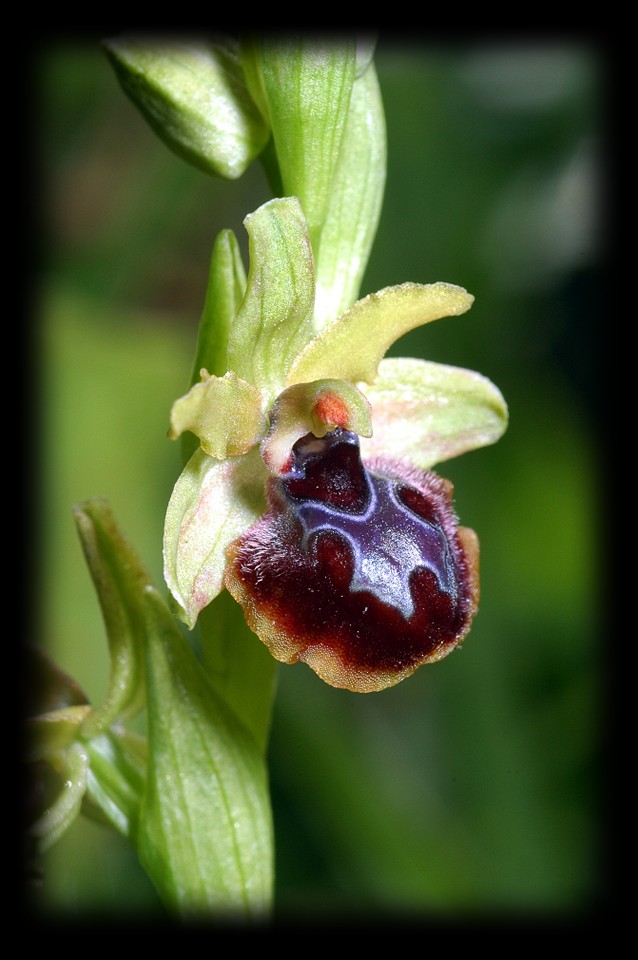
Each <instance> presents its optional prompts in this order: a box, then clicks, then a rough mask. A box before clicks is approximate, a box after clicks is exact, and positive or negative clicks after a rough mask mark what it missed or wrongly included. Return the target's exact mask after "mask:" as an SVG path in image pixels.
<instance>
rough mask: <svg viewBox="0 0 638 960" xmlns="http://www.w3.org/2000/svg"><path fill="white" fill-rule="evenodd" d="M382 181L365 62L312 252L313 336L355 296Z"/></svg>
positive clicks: (377, 110) (380, 128)
mask: <svg viewBox="0 0 638 960" xmlns="http://www.w3.org/2000/svg"><path fill="white" fill-rule="evenodd" d="M370 56H371V52H370ZM385 178H386V128H385V115H384V111H383V103H382V101H381V93H380V90H379V83H378V80H377V75H376V71H375V69H374V64H373V63H369V65H368V67H367V69H366V70H365V72H363V73H362V75H361V76H360V77H359V78H358V79H356V80H355V81H354V85H353V87H352V96H351V98H350V109H349V111H348V116H347V119H346V123H345V127H344V132H343V138H342V142H341V150H340V153H339V159H338V162H337V165H336V169H335V172H334V176H333V180H332V188H331V191H330V200H329V204H328V209H327V214H326V218H325V222H324V224H323V228H322V231H321V243H320V244H319V249H318V250H315V259H316V265H315V282H316V292H315V309H314V314H313V324H314V329H315V331H316V332H317V331H319V330H321V329H323V327H325V326H326V325H327V324H328V323H330V322H331V321H333V320H334V319H335V317H338V316H340V314H342V313H343V311H344V310H347V309H348V307H350V306H351V305H352V304H353V303H354V302H355V300H356V299H357V297H358V296H359V289H360V287H361V281H362V279H363V275H364V272H365V269H366V267H367V264H368V259H369V256H370V250H371V248H372V243H373V241H374V238H375V235H376V232H377V226H378V223H379V217H380V214H381V205H382V202H383V191H384V189H385Z"/></svg>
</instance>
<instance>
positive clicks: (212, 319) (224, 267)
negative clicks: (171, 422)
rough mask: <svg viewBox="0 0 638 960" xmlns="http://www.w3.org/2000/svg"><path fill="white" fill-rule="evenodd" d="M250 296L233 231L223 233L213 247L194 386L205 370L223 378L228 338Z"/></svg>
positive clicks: (200, 325) (225, 368) (198, 337)
mask: <svg viewBox="0 0 638 960" xmlns="http://www.w3.org/2000/svg"><path fill="white" fill-rule="evenodd" d="M245 293H246V271H245V269H244V264H243V261H242V258H241V252H240V249H239V243H238V242H237V237H236V236H235V234H234V233H233V231H232V230H221V231H220V232H219V233H218V234H217V236H216V238H215V243H214V244H213V252H212V254H211V258H210V268H209V272H208V285H207V287H206V297H205V300H204V309H203V310H202V316H201V319H200V322H199V330H198V331H197V348H196V351H195V362H194V364H193V371H192V375H191V385H192V384H193V383H196V382H197V380H198V379H199V371H200V370H201V369H202V368H204V369H206V370H208V371H209V373H211V374H212V375H213V376H216V377H223V376H224V374H225V373H227V371H228V370H229V369H230V368H229V365H228V336H229V333H230V329H231V327H232V324H233V321H234V319H235V314H236V313H237V310H238V309H239V306H240V304H241V302H242V300H243V299H244V294H245Z"/></svg>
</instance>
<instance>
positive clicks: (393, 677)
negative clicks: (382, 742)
mask: <svg viewBox="0 0 638 960" xmlns="http://www.w3.org/2000/svg"><path fill="white" fill-rule="evenodd" d="M268 499H269V507H270V508H269V511H268V513H267V514H266V515H265V516H264V517H262V519H261V520H259V521H258V522H257V523H256V524H255V525H254V526H253V527H252V528H251V529H250V530H249V531H248V532H247V534H245V535H244V536H243V537H242V538H241V539H240V540H239V541H237V542H236V543H235V544H234V545H233V547H231V554H230V563H229V570H228V575H227V585H228V588H229V589H230V590H231V592H232V593H233V595H234V596H235V597H236V598H237V599H238V600H239V601H240V602H241V603H242V604H243V605H244V608H245V612H246V616H247V620H248V622H249V624H250V626H251V627H252V628H253V629H254V630H255V632H256V633H257V634H258V635H259V636H260V637H261V639H262V640H263V641H264V642H265V643H266V644H267V645H268V646H269V648H270V649H271V652H272V653H273V655H274V656H275V657H277V658H278V659H280V660H284V661H285V662H293V661H294V660H305V661H306V662H308V663H309V664H310V665H311V666H312V668H313V669H314V670H316V672H317V673H318V674H319V675H320V676H322V677H323V678H324V679H325V680H327V681H328V682H329V683H332V684H334V685H335V686H343V687H347V688H348V689H351V690H357V691H368V690H378V689H382V688H383V687H386V686H390V685H392V684H394V683H397V682H398V681H399V680H401V679H403V677H405V676H408V675H409V674H410V673H412V672H413V671H414V670H415V669H416V668H417V667H418V666H419V665H420V664H421V663H424V662H427V661H431V660H437V659H440V658H441V657H442V656H445V654H447V653H448V652H449V651H450V650H451V649H452V648H453V647H454V646H455V645H456V644H457V643H458V642H459V640H460V639H462V637H463V636H464V635H465V634H466V633H467V631H468V629H469V625H470V622H471V619H472V617H473V615H474V613H475V610H476V603H477V595H478V585H477V582H478V576H477V567H478V546H477V542H476V538H475V536H474V534H473V533H472V531H469V530H466V529H465V528H462V527H459V526H458V524H457V520H456V517H455V514H454V511H453V508H452V501H451V484H449V483H448V482H447V481H445V480H442V479H441V478H440V477H438V476H437V475H436V474H433V473H425V472H423V471H417V470H415V469H412V468H410V467H405V466H402V465H400V464H397V463H395V462H390V461H388V462H385V461H375V462H373V463H371V464H368V465H367V466H364V464H363V463H362V461H361V457H360V453H359V439H358V437H357V436H356V434H353V433H349V432H347V431H346V430H343V429H341V428H337V429H336V430H334V431H332V432H331V433H328V434H327V435H326V436H325V437H323V438H321V439H318V438H317V437H315V436H313V435H312V434H308V435H307V436H306V437H303V438H302V439H301V440H299V441H298V442H297V443H296V444H295V445H294V447H293V450H292V457H291V460H290V462H289V470H288V472H287V473H286V474H284V475H283V476H282V477H280V478H277V479H272V480H271V481H270V482H269V490H268Z"/></svg>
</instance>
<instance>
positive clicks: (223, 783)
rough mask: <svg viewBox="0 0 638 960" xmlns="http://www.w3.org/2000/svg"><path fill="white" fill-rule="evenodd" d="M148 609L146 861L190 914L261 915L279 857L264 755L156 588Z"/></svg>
mask: <svg viewBox="0 0 638 960" xmlns="http://www.w3.org/2000/svg"><path fill="white" fill-rule="evenodd" d="M146 606H147V631H148V634H149V638H150V639H149V643H148V644H147V648H146V655H147V678H148V679H147V682H148V729H149V764H148V773H147V778H146V784H145V792H144V796H143V800H142V808H141V815H140V822H139V830H138V835H137V848H138V854H139V856H140V860H141V862H142V864H143V865H144V867H145V869H146V870H147V871H148V873H149V876H150V877H151V878H152V880H153V882H154V883H155V885H156V887H157V888H158V891H159V893H160V895H161V896H162V898H163V900H164V902H165V904H166V905H167V906H168V907H169V908H170V909H172V910H174V911H176V912H177V913H178V914H180V915H181V916H182V917H184V918H188V919H202V920H218V921H230V920H234V921H246V920H254V921H259V920H264V918H265V916H266V915H267V913H268V911H269V909H270V904H271V898H272V873H273V853H272V823H271V814H270V803H269V796H268V787H267V774H266V767H265V762H264V758H263V755H262V751H261V749H260V748H259V746H258V745H257V744H256V742H255V740H254V739H253V738H252V737H251V736H250V734H249V733H248V732H247V731H246V729H245V727H244V726H243V725H242V724H241V723H240V722H239V721H238V720H237V718H236V717H235V715H234V713H233V712H232V711H231V710H230V709H229V707H228V706H227V705H226V704H225V702H224V701H223V700H222V698H221V697H219V696H218V695H217V694H216V692H215V689H214V688H213V687H212V686H211V684H210V683H209V682H208V680H207V677H206V675H205V673H204V672H203V670H202V668H201V665H200V664H199V662H198V661H197V660H196V658H195V656H194V654H193V652H192V650H191V649H190V647H189V646H188V644H187V643H186V641H185V639H184V637H183V636H182V634H181V632H180V630H179V629H178V627H177V625H176V623H175V621H174V620H173V618H172V616H171V614H170V611H169V610H168V608H167V607H166V604H165V603H164V602H163V600H162V598H161V597H160V595H159V594H158V593H157V592H156V591H154V590H152V589H150V588H149V590H147V596H146Z"/></svg>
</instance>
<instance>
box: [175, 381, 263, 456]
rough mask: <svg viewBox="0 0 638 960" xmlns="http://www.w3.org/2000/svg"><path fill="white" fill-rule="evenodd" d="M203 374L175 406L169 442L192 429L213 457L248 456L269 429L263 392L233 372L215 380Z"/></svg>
mask: <svg viewBox="0 0 638 960" xmlns="http://www.w3.org/2000/svg"><path fill="white" fill-rule="evenodd" d="M200 375H201V382H200V383H196V384H194V385H193V386H192V387H191V389H190V390H189V391H188V393H187V394H186V395H185V396H183V397H180V398H179V400H176V401H175V403H174V404H173V407H172V409H171V426H170V429H169V432H168V436H169V439H171V440H176V439H177V437H179V436H181V434H182V433H183V432H184V431H185V430H190V431H191V433H194V434H195V435H196V436H197V437H199V440H200V445H201V448H202V450H203V451H204V453H207V454H208V456H209V457H215V458H216V459H217V460H225V459H226V458H227V457H237V456H240V455H241V454H243V453H247V452H248V450H250V448H251V447H252V446H254V445H255V443H257V441H258V440H260V439H261V437H262V436H263V434H264V433H265V430H266V426H267V423H266V418H265V416H264V414H263V412H262V397H261V394H260V393H259V390H257V389H256V388H255V387H253V385H252V384H250V383H246V381H245V380H240V379H239V377H238V376H237V375H236V374H235V373H233V372H232V371H231V372H229V373H227V374H226V375H225V376H223V377H211V376H210V375H209V373H208V371H207V370H202V371H201V374H200Z"/></svg>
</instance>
